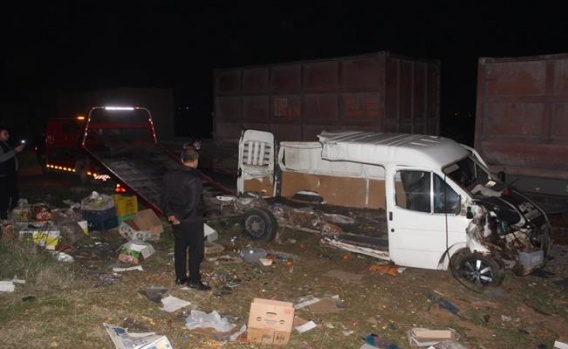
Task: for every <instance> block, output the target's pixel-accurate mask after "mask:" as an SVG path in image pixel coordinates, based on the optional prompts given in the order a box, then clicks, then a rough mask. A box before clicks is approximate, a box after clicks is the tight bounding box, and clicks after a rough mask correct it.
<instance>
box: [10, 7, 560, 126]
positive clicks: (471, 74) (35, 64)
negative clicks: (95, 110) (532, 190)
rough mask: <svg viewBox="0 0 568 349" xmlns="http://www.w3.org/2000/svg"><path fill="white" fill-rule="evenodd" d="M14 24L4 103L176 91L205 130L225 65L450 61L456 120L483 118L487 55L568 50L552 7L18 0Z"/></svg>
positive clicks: (447, 99) (447, 70)
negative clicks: (370, 58) (30, 3)
mask: <svg viewBox="0 0 568 349" xmlns="http://www.w3.org/2000/svg"><path fill="white" fill-rule="evenodd" d="M318 4H319V5H318ZM2 22H3V23H2V24H1V26H2V29H3V33H5V34H4V36H5V37H4V39H5V40H4V41H5V43H6V49H5V50H4V55H3V56H2V57H1V58H0V62H1V67H2V76H3V78H2V79H1V81H0V90H1V98H0V100H1V101H3V102H4V103H14V102H16V103H17V101H26V100H29V99H30V96H31V95H33V94H34V93H38V92H43V91H53V90H70V91H84V90H93V89H101V88H103V89H108V88H117V87H161V88H172V89H173V90H174V94H175V104H176V107H189V108H191V109H190V110H192V111H193V113H192V114H191V115H188V116H185V117H181V120H178V122H181V123H184V122H189V121H192V122H194V123H195V122H196V120H195V119H197V121H200V120H202V121H201V123H202V124H203V125H205V124H206V123H207V121H209V122H210V120H208V118H210V117H209V115H210V112H211V109H212V88H213V81H212V80H213V69H215V68H229V67H238V66H247V65H251V66H254V65H260V64H274V63H282V62H288V61H300V60H307V59H325V58H330V57H336V56H351V55H359V54H365V53H374V52H379V51H389V52H392V53H394V54H397V55H402V56H409V57H416V58H424V59H438V60H440V61H441V119H442V122H444V121H445V122H447V121H448V120H447V119H448V118H449V116H450V115H452V114H453V113H456V112H459V113H464V114H471V113H474V112H475V94H476V80H477V74H476V73H477V61H478V59H479V58H481V57H503V56H508V57H516V56H532V55H546V54H555V53H565V52H568V49H567V48H566V47H565V46H566V45H565V44H564V35H563V34H564V33H565V32H566V31H567V29H566V27H565V25H563V23H564V20H563V18H562V14H561V11H559V9H556V8H554V7H549V6H545V5H540V6H536V5H535V6H519V5H516V6H511V5H505V4H491V5H487V6H485V7H483V6H481V5H476V6H473V5H469V6H468V5H464V4H455V3H454V4H449V3H445V2H444V3H435V4H431V3H427V2H419V1H416V2H415V1H399V2H397V3H396V4H395V3H386V4H364V5H363V4H357V3H353V2H344V1H327V2H325V3H323V2H322V3H318V2H316V3H313V4H309V5H302V6H290V5H287V4H281V5H265V4H260V3H251V4H247V5H243V4H229V5H222V6H221V5H219V4H217V5H215V4H208V5H201V6H200V5H199V4H193V5H190V4H186V5H183V4H177V5H168V4H159V5H156V4H155V3H153V2H149V1H138V2H121V3H118V4H117V3H113V4H110V3H109V4H106V3H105V2H104V1H103V2H97V3H84V4H75V3H73V4H72V3H59V4H52V3H49V4H48V3H45V4H37V5H34V7H33V8H31V9H30V8H27V7H26V6H24V4H11V5H10V8H9V9H7V11H5V12H4V14H3V15H2ZM186 118H188V119H189V120H186Z"/></svg>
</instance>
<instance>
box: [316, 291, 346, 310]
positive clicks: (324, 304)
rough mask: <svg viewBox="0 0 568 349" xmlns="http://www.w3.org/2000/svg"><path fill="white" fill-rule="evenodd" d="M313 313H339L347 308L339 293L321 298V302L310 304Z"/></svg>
mask: <svg viewBox="0 0 568 349" xmlns="http://www.w3.org/2000/svg"><path fill="white" fill-rule="evenodd" d="M309 308H310V311H311V312H312V313H338V312H340V311H341V310H343V309H345V305H344V304H343V301H342V300H341V299H339V296H338V295H335V296H332V297H324V298H321V299H320V301H319V302H316V303H314V304H311V305H310V306H309Z"/></svg>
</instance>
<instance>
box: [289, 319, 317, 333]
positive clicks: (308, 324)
mask: <svg viewBox="0 0 568 349" xmlns="http://www.w3.org/2000/svg"><path fill="white" fill-rule="evenodd" d="M292 326H293V327H294V329H295V330H296V331H298V332H299V333H304V332H308V331H310V330H313V329H314V328H316V327H317V325H316V323H315V322H313V321H308V320H305V319H302V318H301V317H299V316H294V321H293V323H292Z"/></svg>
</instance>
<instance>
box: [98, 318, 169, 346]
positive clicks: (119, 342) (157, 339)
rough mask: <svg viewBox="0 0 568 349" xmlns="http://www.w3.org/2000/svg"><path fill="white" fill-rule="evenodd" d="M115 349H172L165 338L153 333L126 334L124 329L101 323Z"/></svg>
mask: <svg viewBox="0 0 568 349" xmlns="http://www.w3.org/2000/svg"><path fill="white" fill-rule="evenodd" d="M103 326H104V327H105V329H106V330H107V332H108V334H109V336H110V338H111V339H112V342H113V343H114V345H115V347H116V349H156V348H160V349H173V346H172V344H171V343H170V341H169V340H168V338H167V337H166V336H160V335H157V334H155V333H154V332H148V333H128V330H127V329H126V328H124V327H119V326H114V325H109V324H107V323H103Z"/></svg>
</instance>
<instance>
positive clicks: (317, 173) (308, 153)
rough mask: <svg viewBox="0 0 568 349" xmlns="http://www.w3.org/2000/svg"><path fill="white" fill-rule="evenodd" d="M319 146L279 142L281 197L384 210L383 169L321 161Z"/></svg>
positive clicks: (313, 143)
mask: <svg viewBox="0 0 568 349" xmlns="http://www.w3.org/2000/svg"><path fill="white" fill-rule="evenodd" d="M321 153H322V145H321V144H320V143H319V142H281V143H280V149H279V153H278V165H279V167H280V169H281V170H282V174H281V176H282V177H281V178H282V180H281V182H282V184H281V191H280V195H281V196H283V197H285V198H293V197H294V196H295V195H296V194H298V193H300V192H313V193H316V194H317V195H318V196H319V197H321V199H322V201H323V202H325V203H326V204H329V205H337V206H347V207H356V208H373V209H379V208H382V209H384V208H385V203H386V200H385V183H384V173H385V171H384V168H383V167H381V166H376V165H368V164H362V163H355V162H349V161H329V160H325V159H322V157H321Z"/></svg>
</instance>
